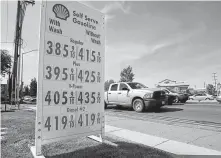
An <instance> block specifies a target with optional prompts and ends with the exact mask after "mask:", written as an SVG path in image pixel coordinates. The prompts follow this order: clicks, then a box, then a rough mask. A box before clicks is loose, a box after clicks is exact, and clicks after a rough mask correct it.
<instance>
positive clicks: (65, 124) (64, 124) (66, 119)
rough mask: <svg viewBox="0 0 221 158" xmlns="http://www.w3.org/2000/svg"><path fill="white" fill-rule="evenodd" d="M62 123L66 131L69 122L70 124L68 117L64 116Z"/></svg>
mask: <svg viewBox="0 0 221 158" xmlns="http://www.w3.org/2000/svg"><path fill="white" fill-rule="evenodd" d="M61 122H62V124H63V129H65V127H66V126H67V122H68V118H67V116H63V117H62V119H61Z"/></svg>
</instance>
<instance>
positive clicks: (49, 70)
mask: <svg viewBox="0 0 221 158" xmlns="http://www.w3.org/2000/svg"><path fill="white" fill-rule="evenodd" d="M46 70H47V73H48V74H47V75H46V76H45V77H46V79H48V80H50V79H51V78H52V73H51V70H52V68H51V66H47V67H46Z"/></svg>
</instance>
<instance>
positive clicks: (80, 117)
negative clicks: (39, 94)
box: [78, 114, 83, 126]
mask: <svg viewBox="0 0 221 158" xmlns="http://www.w3.org/2000/svg"><path fill="white" fill-rule="evenodd" d="M78 124H80V126H82V125H83V118H82V114H80V116H79V119H78Z"/></svg>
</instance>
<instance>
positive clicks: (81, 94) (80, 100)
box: [78, 92, 83, 104]
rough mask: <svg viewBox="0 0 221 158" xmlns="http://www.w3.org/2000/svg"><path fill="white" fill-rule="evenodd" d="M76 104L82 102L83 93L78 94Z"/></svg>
mask: <svg viewBox="0 0 221 158" xmlns="http://www.w3.org/2000/svg"><path fill="white" fill-rule="evenodd" d="M78 102H80V104H82V102H83V93H82V92H79V96H78Z"/></svg>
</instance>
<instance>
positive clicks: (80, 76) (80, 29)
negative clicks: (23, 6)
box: [36, 1, 105, 145]
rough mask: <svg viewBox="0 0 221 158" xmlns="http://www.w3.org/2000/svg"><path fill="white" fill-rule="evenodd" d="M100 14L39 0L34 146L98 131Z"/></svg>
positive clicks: (101, 97) (101, 65)
mask: <svg viewBox="0 0 221 158" xmlns="http://www.w3.org/2000/svg"><path fill="white" fill-rule="evenodd" d="M104 29H105V28H104V15H103V14H102V13H100V12H99V11H96V10H94V9H91V8H89V7H87V6H85V5H83V4H81V3H78V2H74V1H70V2H68V1H66V2H65V1H64V2H63V1H60V2H59V3H58V1H43V2H42V12H41V28H40V32H41V33H40V49H39V50H40V52H39V73H38V105H37V116H36V118H37V119H36V145H41V144H45V143H50V142H54V141H58V140H63V139H67V138H68V139H70V138H73V137H76V136H88V135H92V134H102V133H103V132H104V88H103V85H104V52H105V43H104V42H105V30H104Z"/></svg>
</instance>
